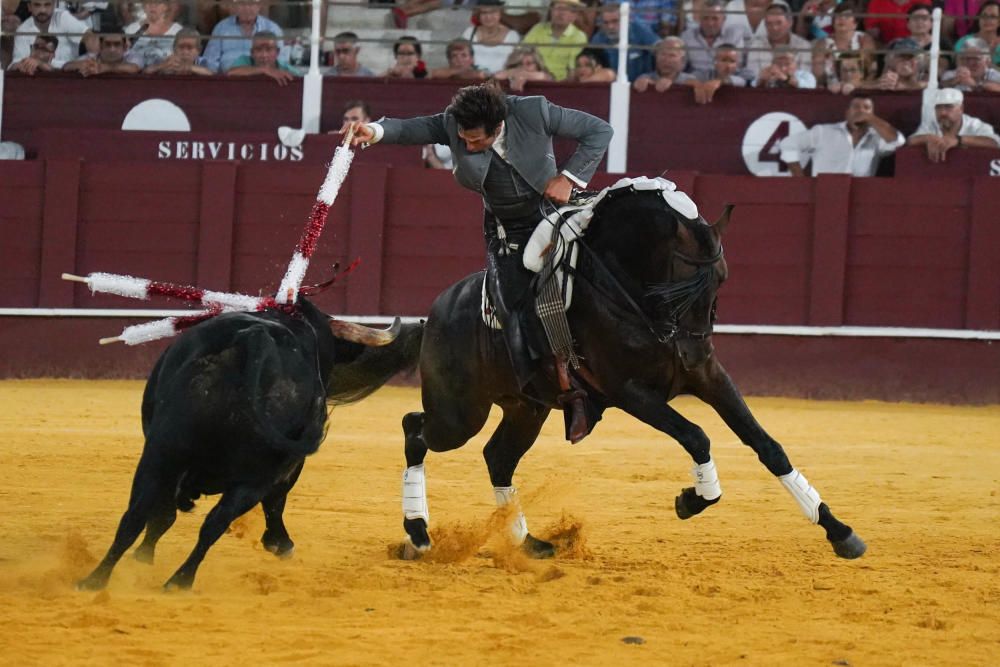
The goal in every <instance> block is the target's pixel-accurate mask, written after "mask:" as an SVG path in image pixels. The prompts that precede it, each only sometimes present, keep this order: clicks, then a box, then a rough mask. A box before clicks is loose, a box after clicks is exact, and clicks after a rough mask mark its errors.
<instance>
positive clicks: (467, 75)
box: [430, 39, 486, 80]
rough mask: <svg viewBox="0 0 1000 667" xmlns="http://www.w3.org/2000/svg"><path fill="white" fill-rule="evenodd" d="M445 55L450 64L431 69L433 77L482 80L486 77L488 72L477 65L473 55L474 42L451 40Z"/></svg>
mask: <svg viewBox="0 0 1000 667" xmlns="http://www.w3.org/2000/svg"><path fill="white" fill-rule="evenodd" d="M445 55H446V56H447V57H448V66H447V67H438V68H437V69H433V70H431V74H430V76H431V78H432V79H460V80H482V79H485V78H486V72H484V71H483V70H481V69H479V68H478V67H476V61H475V58H474V56H473V55H472V42H470V41H469V40H467V39H453V40H451V41H450V42H449V43H448V47H447V48H446V49H445Z"/></svg>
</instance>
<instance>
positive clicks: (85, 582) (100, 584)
mask: <svg viewBox="0 0 1000 667" xmlns="http://www.w3.org/2000/svg"><path fill="white" fill-rule="evenodd" d="M107 585H108V580H107V579H105V578H104V577H95V576H94V575H90V576H89V577H87V578H86V579H81V580H80V581H78V582H76V590H78V591H103V590H104V587H105V586H107Z"/></svg>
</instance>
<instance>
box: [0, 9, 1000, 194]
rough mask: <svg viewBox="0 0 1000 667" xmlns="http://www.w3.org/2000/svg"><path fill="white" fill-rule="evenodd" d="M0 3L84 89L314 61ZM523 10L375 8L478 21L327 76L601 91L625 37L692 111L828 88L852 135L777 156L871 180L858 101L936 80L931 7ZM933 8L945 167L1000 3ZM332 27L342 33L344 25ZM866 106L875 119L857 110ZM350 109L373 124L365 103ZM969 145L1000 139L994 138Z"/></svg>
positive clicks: (21, 62) (871, 146)
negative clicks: (438, 50)
mask: <svg viewBox="0 0 1000 667" xmlns="http://www.w3.org/2000/svg"><path fill="white" fill-rule="evenodd" d="M0 1H2V5H3V30H4V34H5V35H8V37H9V35H10V34H11V33H13V40H12V41H13V48H12V54H11V56H10V58H9V61H10V62H9V65H8V69H9V70H10V71H16V72H20V73H22V74H25V75H32V76H33V75H36V74H38V73H40V72H50V71H54V70H59V69H61V70H63V71H66V72H77V73H79V74H80V75H81V76H84V77H90V76H95V75H100V74H104V73H116V74H134V73H140V72H142V73H146V74H159V75H198V76H212V75H227V76H254V75H261V76H267V77H270V78H271V79H273V80H274V81H275V82H276V83H277V84H278V85H287V84H288V83H289V82H290V81H292V80H294V78H295V77H297V76H301V75H302V74H303V73H304V67H303V66H304V65H308V58H307V56H308V52H307V50H306V51H305V54H304V53H303V51H304V50H303V49H302V43H301V42H300V41H297V40H294V39H292V38H291V37H290V38H287V39H286V37H285V33H284V32H283V28H282V26H280V25H279V24H278V23H276V22H275V21H273V20H271V19H270V18H268V16H266V14H267V8H268V5H266V4H265V3H264V0H224V1H223V2H221V3H220V2H215V1H214V0H187V3H186V4H185V3H184V2H182V1H180V0H142V1H141V3H139V4H136V3H134V2H131V1H129V0H119V2H120V4H116V3H115V2H114V0H112V1H110V2H105V1H96V0H95V1H83V2H69V1H68V0H0ZM516 1H517V6H516V7H513V6H511V7H508V6H507V5H506V4H505V2H504V0H396V2H391V0H389V1H387V0H370V2H371V4H372V5H373V6H377V7H383V8H384V7H386V6H388V7H390V9H391V12H392V13H391V17H392V21H393V22H394V24H395V26H396V27H397V28H398V29H400V30H401V31H405V29H406V27H407V25H408V22H409V19H410V18H412V17H414V16H419V15H421V14H425V13H427V12H431V11H434V10H437V9H440V8H442V7H455V6H458V5H463V4H464V5H465V6H466V7H469V8H470V9H471V12H470V24H469V25H468V27H467V28H466V29H464V30H463V31H462V32H461V33H460V34H451V35H434V38H435V40H439V41H438V43H445V42H447V47H446V49H445V57H446V62H435V63H431V65H432V66H428V64H427V63H426V62H425V59H424V53H425V51H424V45H423V44H422V43H421V41H420V40H419V39H417V37H415V36H409V35H401V36H397V37H396V38H395V41H394V43H393V46H392V54H393V62H392V64H391V65H390V66H389V67H388V68H387V69H384V70H383V71H375V70H374V69H373V68H371V67H369V66H366V65H365V52H364V48H365V47H364V44H363V42H364V40H362V39H360V38H359V36H358V35H357V34H355V32H352V31H351V30H341V31H340V32H337V33H335V34H333V35H332V38H328V39H326V40H324V51H323V53H322V63H321V64H322V71H323V74H324V75H325V76H337V77H376V76H381V77H386V78H407V79H424V78H433V79H456V80H469V81H475V80H482V79H488V78H496V79H498V80H501V81H506V82H508V83H509V85H510V87H511V89H512V90H514V91H520V90H523V88H524V86H525V84H526V83H528V82H532V81H568V82H574V83H608V82H612V81H614V80H615V79H616V77H617V74H618V50H617V44H618V39H619V35H620V33H621V31H622V29H626V30H627V38H628V43H629V48H628V51H627V59H628V60H627V63H625V67H624V71H625V73H626V76H627V77H628V80H629V82H630V83H631V85H632V86H633V88H634V89H635V90H636V91H637V92H640V93H654V94H655V93H657V92H663V91H666V90H669V89H671V88H675V87H680V86H683V87H687V88H690V90H691V91H692V94H693V97H694V100H695V101H696V102H697V103H699V104H708V103H710V102H712V100H713V99H714V97H715V94H716V92H717V91H718V90H719V89H720V88H722V87H724V86H734V87H756V88H762V89H773V88H781V89H789V88H802V89H815V88H822V89H827V90H830V91H832V92H834V93H843V94H850V95H853V96H856V97H855V99H853V100H852V101H851V102H850V104H849V105H848V110H847V116H846V120H845V121H844V122H843V123H841V124H837V126H836V128H833V126H831V127H826V126H817V128H819V129H817V128H812V129H811V130H809V133H808V136H801V137H797V138H795V141H794V142H793V141H792V138H791V137H790V138H789V139H786V144H787V146H785V147H783V151H785V152H786V153H787V155H788V158H789V160H792V161H793V162H795V161H796V160H797V157H796V156H799V155H811V156H812V157H813V158H814V171H815V170H816V168H817V165H819V169H820V170H822V169H824V168H825V167H823V166H822V165H829V164H837V165H840V166H839V167H838V168H839V169H841V170H845V169H846V170H847V171H850V172H852V173H856V174H858V175H861V174H862V173H869V172H871V164H870V163H869V162H870V161H871V160H875V161H877V159H878V158H879V157H880V156H882V155H884V154H886V153H887V152H891V151H892V150H894V149H895V147H896V146H897V145H899V144H901V143H902V141H901V138H899V137H896V136H894V135H893V136H890V134H891V133H890V130H891V128H887V127H885V125H884V121H881V120H880V119H879V118H878V116H877V115H875V113H874V110H873V109H872V108H871V106H870V102H871V100H870V99H868V98H865V97H863V96H864V94H865V92H864V91H866V90H920V89H923V88H925V87H927V85H928V78H929V76H930V72H931V71H932V68H931V67H930V62H929V58H930V56H929V52H930V51H931V47H932V42H933V39H934V38H933V34H932V18H931V13H932V5H931V4H929V3H930V2H931V1H932V0H867V2H866V1H865V0H859V2H858V4H854V3H853V2H852V0H729V1H728V2H726V1H725V0H637V1H636V2H633V3H632V12H631V14H630V20H629V24H628V26H622V25H621V10H620V7H619V5H618V2H617V0H607V1H606V2H605V3H604V4H599V0H516ZM933 1H935V2H937V3H939V5H940V6H942V7H943V10H944V12H945V15H946V17H945V21H944V24H943V30H942V33H941V37H940V52H941V53H940V61H939V62H938V63H937V71H938V72H939V81H938V84H939V86H940V87H941V88H942V89H943V91H942V94H943V95H944V97H942V98H941V99H942V100H944V101H942V102H941V104H940V105H939V107H938V108H939V109H946V108H947V109H950V110H951V111H952V113H951V115H949V114H944V115H941V114H940V113H939V114H938V116H937V121H936V123H935V124H933V126H926V127H925V126H922V127H921V129H920V130H919V131H918V134H919V135H920V136H921V137H929V138H928V139H926V140H921V141H917V142H915V143H917V144H919V145H923V146H926V147H927V151H928V156H929V157H930V158H931V159H932V160H941V159H944V156H945V154H946V153H947V151H948V150H949V149H950V148H952V147H954V146H955V145H978V144H979V139H978V138H977V139H968V140H966V139H965V137H966V136H967V135H966V134H964V133H963V132H964V131H963V130H962V128H965V129H966V130H968V129H969V128H970V127H976V123H975V122H973V121H975V119H972V118H970V117H968V116H965V115H964V114H963V113H962V100H963V98H962V93H963V92H972V91H977V92H987V93H1000V69H998V67H1000V0H933ZM512 4H513V0H512ZM331 17H332V21H331V22H332V23H333V24H334V25H336V13H335V12H334V13H333V14H331ZM185 26H188V27H185ZM194 26H199V27H201V28H202V29H203V30H208V29H210V34H208V35H204V33H203V32H199V30H198V28H195V27H194ZM344 27H348V26H344ZM331 32H332V31H331ZM328 34H329V33H328ZM396 34H397V35H399V33H398V32H397V33H396ZM441 38H443V39H441ZM8 42H10V40H9V39H8ZM331 46H332V48H330V47H331ZM296 49H297V50H296ZM379 69H381V68H379ZM956 96H957V97H956ZM866 100H867V103H869V104H868V106H866V105H865V104H862V103H861V102H864V101H866ZM955 109H957V111H955ZM354 110H355V111H359V110H361V111H364V112H365V113H368V110H367V109H363V107H362V106H361V105H355V109H354ZM956 114H957V115H956ZM987 127H988V126H987ZM892 131H893V132H894V130H892ZM970 131H971V130H970ZM845 136H846V137H847V138H848V139H849V140H850V141H849V142H847V143H848V144H849V145H851V146H854V147H857V150H854V151H852V152H851V156H852V157H851V158H850V159H848V162H849V161H850V160H853V159H856V158H857V155H863V156H864V158H863V159H862V160H861V161H862V162H863V163H864V164H863V165H861V166H858V165H853V166H846V167H845V166H844V165H845V164H846V163H845V159H846V158H845V157H844V155H838V154H836V152H835V154H834V155H832V156H831V155H825V156H820V157H819V158H817V157H816V151H817V150H818V148H817V146H819V145H822V144H824V143H825V142H834V141H840V143H841V144H842V145H843V144H844V142H843V141H842V140H843V138H844V137H845ZM975 136H976V137H980V138H981V137H983V136H985V137H986V141H987V143H989V142H991V141H993V140H994V139H996V134H995V133H994V134H993V135H991V136H986V135H975ZM834 137H840V139H835V138H834ZM912 141H913V140H912V139H911V142H912ZM963 141H965V144H963V143H962V142H963ZM996 141H997V143H998V144H1000V139H996ZM816 142H819V143H816ZM862 146H863V147H864V148H863V149H862V148H861V147H862ZM786 153H783V154H786ZM425 160H426V161H427V162H428V164H433V165H434V166H437V165H438V164H443V165H446V164H448V156H446V155H439V154H438V153H436V152H435V149H433V147H428V148H427V149H425Z"/></svg>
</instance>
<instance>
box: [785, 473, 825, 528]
mask: <svg viewBox="0 0 1000 667" xmlns="http://www.w3.org/2000/svg"><path fill="white" fill-rule="evenodd" d="M778 479H780V480H781V483H782V484H784V485H785V488H786V489H788V492H789V493H790V494H792V498H795V502H797V503H798V504H799V507H801V508H802V513H803V514H805V515H806V518H807V519H809V520H810V521H812V522H813V523H818V522H819V504H820V503H821V502H823V501H822V500H820V498H819V491H817V490H816V489H814V488H813V487H812V485H811V484H810V483H809V480H808V479H806V476H805V475H803V474H802V473H800V472H799V471H798V470H796V469H795V468H792V472H790V473H788V474H787V475H782V476H781V477H779V478H778Z"/></svg>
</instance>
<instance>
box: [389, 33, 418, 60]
mask: <svg viewBox="0 0 1000 667" xmlns="http://www.w3.org/2000/svg"><path fill="white" fill-rule="evenodd" d="M404 44H412V45H413V50H414V51H416V52H417V56H418V57H419V56H422V55H424V50H423V49H422V48H420V40H418V39H417V38H416V37H414V36H413V35H403V36H402V37H400V38H399V39H397V40H396V43H395V44H393V45H392V55H394V56H395V55H399V47H401V46H403V45H404Z"/></svg>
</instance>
